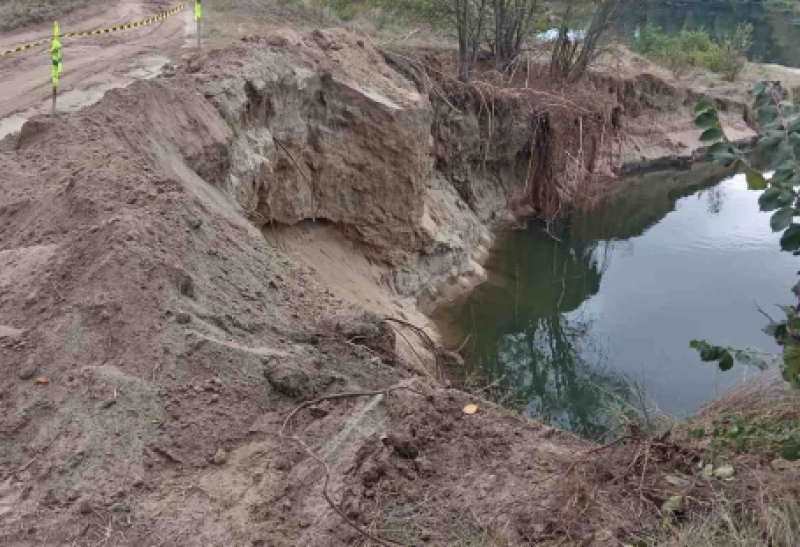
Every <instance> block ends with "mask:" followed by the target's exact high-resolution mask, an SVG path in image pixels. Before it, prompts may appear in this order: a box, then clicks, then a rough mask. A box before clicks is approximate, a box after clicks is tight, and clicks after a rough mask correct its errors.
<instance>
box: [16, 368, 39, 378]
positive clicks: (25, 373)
mask: <svg viewBox="0 0 800 547" xmlns="http://www.w3.org/2000/svg"><path fill="white" fill-rule="evenodd" d="M34 376H36V367H35V366H29V367H26V368H23V369H22V370H21V371H20V373H19V379H20V380H30V379H31V378H33V377H34Z"/></svg>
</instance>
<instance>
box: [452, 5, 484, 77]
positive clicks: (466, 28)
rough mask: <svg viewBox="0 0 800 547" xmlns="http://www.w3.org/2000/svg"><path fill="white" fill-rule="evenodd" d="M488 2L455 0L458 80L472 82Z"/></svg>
mask: <svg viewBox="0 0 800 547" xmlns="http://www.w3.org/2000/svg"><path fill="white" fill-rule="evenodd" d="M487 5H488V0H453V7H454V8H455V12H456V29H457V31H458V79H459V80H461V81H462V82H465V83H469V82H470V81H472V67H473V65H474V64H475V59H476V58H477V57H478V49H479V48H480V45H481V42H482V41H483V32H484V25H485V22H486V7H487Z"/></svg>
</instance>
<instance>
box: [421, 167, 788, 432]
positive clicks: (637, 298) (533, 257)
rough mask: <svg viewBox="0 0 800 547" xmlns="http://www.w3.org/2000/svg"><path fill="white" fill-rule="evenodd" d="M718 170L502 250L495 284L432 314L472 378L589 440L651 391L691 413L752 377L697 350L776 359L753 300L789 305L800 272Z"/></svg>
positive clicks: (655, 188)
mask: <svg viewBox="0 0 800 547" xmlns="http://www.w3.org/2000/svg"><path fill="white" fill-rule="evenodd" d="M713 169H714V168H712V167H711V166H696V167H695V168H693V170H692V171H690V172H686V173H674V172H673V173H661V174H655V175H651V176H648V177H638V178H637V179H636V180H634V181H628V182H625V183H623V184H625V186H624V191H622V192H620V194H619V196H618V197H617V198H616V199H614V200H613V202H611V203H609V204H608V205H607V206H606V207H604V208H603V209H602V211H599V212H598V213H597V214H593V215H589V216H585V217H582V218H576V219H572V220H571V221H569V222H565V223H562V224H561V225H558V226H550V227H549V229H547V230H546V229H544V227H543V226H541V225H531V226H529V227H528V228H527V229H526V230H522V231H517V232H513V233H511V234H509V235H508V237H506V238H504V239H503V241H501V242H499V244H498V247H497V248H496V249H495V252H494V254H493V257H492V259H491V260H490V263H489V264H488V265H487V266H488V269H489V272H490V278H489V281H488V282H487V283H486V284H484V285H482V286H481V287H479V288H478V290H476V291H475V293H474V294H473V295H471V296H470V297H469V298H468V299H467V300H466V301H464V302H457V303H454V304H453V305H451V306H448V307H445V308H443V309H441V310H438V311H437V313H436V315H435V319H436V321H437V324H438V325H439V328H440V330H441V331H442V332H443V334H444V336H445V338H446V340H447V341H448V342H449V343H451V344H452V345H458V343H460V342H461V340H463V339H464V338H465V337H466V336H467V335H470V334H471V337H470V339H469V342H468V343H467V346H466V350H467V351H468V352H469V357H468V367H469V371H468V374H470V373H475V372H478V373H480V374H481V375H483V376H484V378H483V380H484V382H486V383H490V382H498V383H499V384H501V385H502V386H503V387H504V388H506V389H507V390H509V391H510V392H511V393H512V394H513V395H514V397H515V398H516V399H518V400H520V401H521V402H522V403H523V404H524V405H525V408H526V410H527V411H528V413H529V414H531V415H537V416H542V417H544V418H545V419H547V420H548V421H549V422H551V423H553V424H557V425H559V426H561V427H565V428H568V429H571V430H573V431H576V432H578V433H580V434H583V435H586V436H590V437H595V436H597V435H598V434H600V433H601V432H602V431H604V430H605V428H606V427H607V426H608V424H609V419H610V412H611V408H612V407H615V406H616V407H624V406H625V405H631V406H633V407H640V406H641V404H642V400H641V393H642V392H646V393H647V394H648V396H649V397H650V398H651V399H652V401H653V402H654V403H655V405H656V406H658V407H659V408H660V409H662V410H664V411H666V412H669V413H672V414H689V413H692V412H694V411H695V410H697V408H698V407H699V406H700V405H702V404H703V403H704V402H705V401H707V400H708V399H709V398H710V397H712V396H713V395H714V394H715V393H719V392H721V391H722V390H724V389H725V388H726V387H727V386H728V385H731V384H733V383H735V382H737V381H740V380H741V379H742V378H743V377H744V376H745V375H747V374H752V372H750V371H748V370H746V369H745V370H741V369H736V370H735V371H734V372H733V373H731V374H728V375H724V376H723V375H720V374H719V373H718V371H717V370H716V368H714V367H712V366H709V365H707V364H703V363H701V362H700V360H699V358H698V356H697V355H696V353H695V352H693V351H692V350H691V349H690V348H689V347H688V344H689V341H690V340H691V339H692V338H706V339H709V340H714V341H715V342H717V343H721V344H727V345H734V346H739V347H743V346H751V347H760V348H761V349H764V350H768V351H771V350H773V349H777V347H776V346H775V344H774V341H773V340H772V339H770V338H769V337H767V336H766V335H764V334H763V333H762V332H761V330H760V329H761V327H763V318H761V317H760V315H759V314H758V312H757V310H756V309H755V306H754V305H753V300H754V299H755V300H757V301H759V302H761V303H762V304H763V305H764V306H770V305H772V304H774V303H778V302H781V301H789V300H790V298H791V294H790V293H789V288H790V287H791V286H792V283H793V282H794V277H795V272H796V271H797V264H796V259H794V257H792V256H791V255H789V254H788V253H781V252H780V248H779V245H778V238H779V236H778V235H776V234H773V233H771V231H770V229H769V215H768V214H764V213H759V212H758V207H757V199H758V193H755V192H749V191H747V190H746V184H745V183H744V180H743V177H742V176H736V177H733V178H730V177H727V178H726V177H725V176H724V175H721V174H720V173H718V172H715V171H714V170H713ZM722 179H726V180H725V181H724V182H722V183H721V184H720V180H722ZM740 179H741V180H740ZM634 384H635V387H634ZM610 403H613V404H610Z"/></svg>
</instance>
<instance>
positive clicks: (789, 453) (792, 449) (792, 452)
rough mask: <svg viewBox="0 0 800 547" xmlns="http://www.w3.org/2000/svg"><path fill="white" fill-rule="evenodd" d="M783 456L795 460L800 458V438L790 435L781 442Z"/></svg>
mask: <svg viewBox="0 0 800 547" xmlns="http://www.w3.org/2000/svg"><path fill="white" fill-rule="evenodd" d="M781 458H783V459H784V460H787V461H790V462H793V461H796V460H800V439H798V438H797V437H789V438H788V439H784V440H783V442H781Z"/></svg>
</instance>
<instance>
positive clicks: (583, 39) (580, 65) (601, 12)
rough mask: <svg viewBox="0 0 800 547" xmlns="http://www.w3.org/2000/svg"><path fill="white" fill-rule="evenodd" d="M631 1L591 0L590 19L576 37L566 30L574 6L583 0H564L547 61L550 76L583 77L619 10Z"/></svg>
mask: <svg viewBox="0 0 800 547" xmlns="http://www.w3.org/2000/svg"><path fill="white" fill-rule="evenodd" d="M633 1H634V0H591V2H590V4H591V5H592V9H593V11H594V14H593V16H592V22H591V24H590V25H589V28H588V29H587V30H586V32H585V34H583V36H579V35H578V34H577V33H571V32H570V31H571V28H570V25H571V24H572V20H573V17H574V16H575V12H576V11H577V9H578V7H579V6H580V5H581V4H582V3H585V0H567V2H566V6H565V8H564V14H563V16H562V18H561V25H560V27H559V29H558V37H557V38H556V42H555V45H554V47H553V57H552V59H551V60H550V76H551V77H552V78H553V79H554V80H556V81H559V82H565V83H573V82H576V81H578V80H580V79H581V78H583V76H584V75H585V74H586V71H587V70H588V69H589V66H590V65H591V64H592V63H593V62H594V61H595V60H596V59H597V57H598V56H599V55H600V54H601V53H602V52H603V42H604V40H605V39H606V38H607V37H608V31H609V29H610V28H611V26H612V25H613V24H614V22H615V21H616V19H617V17H619V15H620V14H621V13H622V9H623V8H624V7H625V6H626V5H628V4H630V3H632V2H633Z"/></svg>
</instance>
